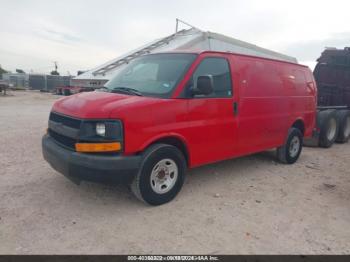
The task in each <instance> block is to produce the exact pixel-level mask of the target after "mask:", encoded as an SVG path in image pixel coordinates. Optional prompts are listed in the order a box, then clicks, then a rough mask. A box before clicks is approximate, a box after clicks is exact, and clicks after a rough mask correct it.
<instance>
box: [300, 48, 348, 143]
mask: <svg viewBox="0 0 350 262" xmlns="http://www.w3.org/2000/svg"><path fill="white" fill-rule="evenodd" d="M313 74H314V78H315V81H316V85H317V90H318V95H317V101H318V102H317V105H318V107H317V131H316V132H315V135H314V138H313V140H311V141H306V144H307V143H308V142H310V144H311V145H318V146H320V147H325V148H328V147H331V146H332V145H333V143H334V142H338V143H345V142H347V141H348V140H349V137H350V48H349V47H345V48H344V49H336V48H326V49H325V50H324V51H323V53H322V54H321V56H320V58H318V59H317V64H316V67H315V69H314V72H313Z"/></svg>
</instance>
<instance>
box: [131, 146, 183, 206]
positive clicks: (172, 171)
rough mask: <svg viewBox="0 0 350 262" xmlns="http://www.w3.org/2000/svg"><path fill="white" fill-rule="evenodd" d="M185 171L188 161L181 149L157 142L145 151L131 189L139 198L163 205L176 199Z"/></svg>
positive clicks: (151, 203) (152, 203) (155, 204)
mask: <svg viewBox="0 0 350 262" xmlns="http://www.w3.org/2000/svg"><path fill="white" fill-rule="evenodd" d="M185 173H186V161H185V158H184V156H183V154H182V153H181V151H180V150H179V149H177V148H176V147H174V146H171V145H167V144H155V145H153V146H151V147H149V148H148V149H147V150H146V152H145V153H144V157H143V161H142V164H141V168H140V170H139V172H138V174H137V175H136V176H135V178H134V180H133V182H132V184H131V190H132V191H133V193H134V194H135V196H136V197H137V198H138V199H140V200H142V201H144V202H146V203H148V204H150V205H153V206H157V205H162V204H165V203H167V202H169V201H171V200H172V199H174V198H175V196H176V195H177V193H178V192H179V191H180V190H181V187H182V185H183V183H184V178H185Z"/></svg>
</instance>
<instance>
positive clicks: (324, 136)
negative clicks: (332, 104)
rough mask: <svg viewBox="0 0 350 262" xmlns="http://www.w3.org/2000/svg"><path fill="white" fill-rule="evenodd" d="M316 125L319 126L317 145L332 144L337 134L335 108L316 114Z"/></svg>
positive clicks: (325, 146)
mask: <svg viewBox="0 0 350 262" xmlns="http://www.w3.org/2000/svg"><path fill="white" fill-rule="evenodd" d="M317 126H318V127H319V128H320V137H319V141H318V145H319V146H320V147H324V148H328V147H331V146H332V145H333V143H334V142H335V140H336V138H337V135H338V128H339V126H338V120H337V113H336V110H324V111H320V112H318V114H317Z"/></svg>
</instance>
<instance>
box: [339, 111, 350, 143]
mask: <svg viewBox="0 0 350 262" xmlns="http://www.w3.org/2000/svg"><path fill="white" fill-rule="evenodd" d="M337 118H338V123H339V132H338V137H337V139H336V142H338V143H346V142H348V141H349V138H350V111H349V110H339V111H337Z"/></svg>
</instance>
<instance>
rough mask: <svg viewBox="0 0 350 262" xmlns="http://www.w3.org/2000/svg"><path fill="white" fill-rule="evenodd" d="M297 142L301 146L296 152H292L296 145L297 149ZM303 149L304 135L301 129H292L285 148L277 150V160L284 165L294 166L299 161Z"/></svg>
mask: <svg viewBox="0 0 350 262" xmlns="http://www.w3.org/2000/svg"><path fill="white" fill-rule="evenodd" d="M295 141H298V143H299V146H298V147H297V149H296V150H292V147H293V149H294V144H295V147H296V143H294V142H295ZM292 143H293V145H292ZM302 148H303V134H302V132H301V131H300V130H299V129H297V128H294V127H292V128H290V129H289V131H288V136H287V140H286V143H285V144H284V145H283V146H281V147H279V148H277V158H278V160H279V161H280V162H282V163H284V164H294V163H295V162H296V161H297V160H298V158H299V156H300V153H301V150H302Z"/></svg>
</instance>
